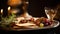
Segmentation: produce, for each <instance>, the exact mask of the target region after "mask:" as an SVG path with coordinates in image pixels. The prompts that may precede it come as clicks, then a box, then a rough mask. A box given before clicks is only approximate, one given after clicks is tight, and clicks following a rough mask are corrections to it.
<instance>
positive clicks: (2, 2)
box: [0, 0, 60, 20]
mask: <svg viewBox="0 0 60 34" xmlns="http://www.w3.org/2000/svg"><path fill="white" fill-rule="evenodd" d="M9 1H10V0H0V10H1V9H4V11H3V14H4V16H6V15H7V13H8V12H7V11H8V10H7V9H8V7H9V6H11V7H12V8H18V9H19V10H21V11H20V13H19V14H21V12H22V13H23V11H22V9H21V7H22V4H18V7H16V5H17V3H18V2H19V1H20V0H18V1H17V0H15V1H14V0H11V1H13V2H15V4H16V5H14V4H12V3H13V2H9ZM28 2H29V4H28V6H27V7H28V9H27V12H28V13H29V14H30V15H32V16H34V17H46V14H45V12H44V7H49V8H58V12H57V15H56V17H55V18H56V19H59V20H60V14H59V13H60V1H59V0H28ZM9 3H10V4H9Z"/></svg>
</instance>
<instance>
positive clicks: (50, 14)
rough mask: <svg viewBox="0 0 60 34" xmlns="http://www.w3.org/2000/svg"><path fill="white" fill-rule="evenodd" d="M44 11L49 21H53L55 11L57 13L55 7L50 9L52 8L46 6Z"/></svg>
mask: <svg viewBox="0 0 60 34" xmlns="http://www.w3.org/2000/svg"><path fill="white" fill-rule="evenodd" d="M44 9H45V13H46V15H47V18H48V19H49V20H51V21H53V19H54V17H55V15H56V13H57V9H52V8H48V7H45V8H44Z"/></svg>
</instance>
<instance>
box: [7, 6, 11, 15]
mask: <svg viewBox="0 0 60 34" xmlns="http://www.w3.org/2000/svg"><path fill="white" fill-rule="evenodd" d="M10 13H11V7H10V6H9V7H8V15H9V14H10Z"/></svg>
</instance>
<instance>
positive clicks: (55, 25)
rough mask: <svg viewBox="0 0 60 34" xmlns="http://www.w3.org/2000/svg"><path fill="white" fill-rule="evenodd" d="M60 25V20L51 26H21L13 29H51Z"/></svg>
mask: <svg viewBox="0 0 60 34" xmlns="http://www.w3.org/2000/svg"><path fill="white" fill-rule="evenodd" d="M58 26H59V21H56V20H55V21H54V22H53V23H52V24H51V25H50V26H46V27H37V26H32V27H30V26H27V27H28V28H21V29H19V28H18V29H13V30H15V31H25V30H38V29H49V28H55V27H58Z"/></svg>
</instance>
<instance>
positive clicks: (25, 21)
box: [19, 20, 27, 23]
mask: <svg viewBox="0 0 60 34" xmlns="http://www.w3.org/2000/svg"><path fill="white" fill-rule="evenodd" d="M19 23H27V20H21V21H20V22H19Z"/></svg>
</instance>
